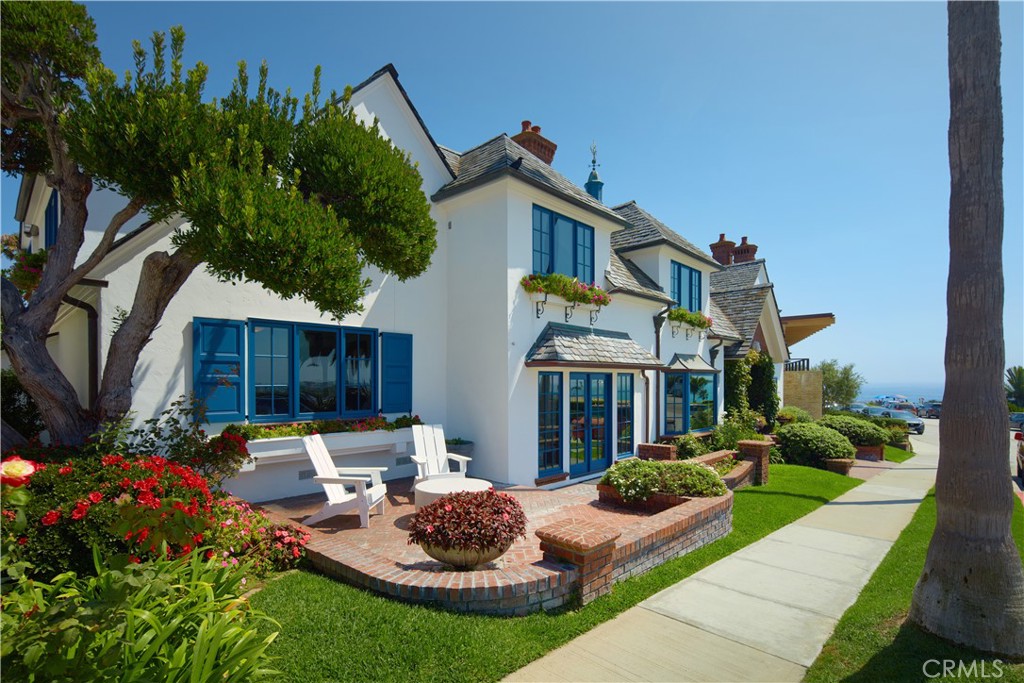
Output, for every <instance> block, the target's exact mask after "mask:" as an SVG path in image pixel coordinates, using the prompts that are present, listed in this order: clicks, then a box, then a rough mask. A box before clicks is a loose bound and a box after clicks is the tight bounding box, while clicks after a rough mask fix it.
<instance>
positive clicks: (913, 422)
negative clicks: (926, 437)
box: [882, 410, 924, 435]
mask: <svg viewBox="0 0 1024 683" xmlns="http://www.w3.org/2000/svg"><path fill="white" fill-rule="evenodd" d="M882 417H893V418H896V419H897V420H903V421H904V422H906V423H907V427H908V428H909V429H910V431H912V432H914V433H915V434H918V435H920V434H924V420H922V419H921V418H919V417H918V416H917V415H914V414H913V413H911V412H909V411H906V410H883V411H882Z"/></svg>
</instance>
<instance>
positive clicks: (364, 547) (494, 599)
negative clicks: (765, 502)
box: [261, 478, 732, 615]
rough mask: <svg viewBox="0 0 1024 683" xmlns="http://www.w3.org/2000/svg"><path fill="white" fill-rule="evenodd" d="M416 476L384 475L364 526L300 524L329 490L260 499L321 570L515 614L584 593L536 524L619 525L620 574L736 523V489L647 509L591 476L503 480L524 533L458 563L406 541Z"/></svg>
mask: <svg viewBox="0 0 1024 683" xmlns="http://www.w3.org/2000/svg"><path fill="white" fill-rule="evenodd" d="M412 483H413V482H412V479H411V478H409V479H398V480H394V481H390V482H387V487H388V494H387V497H386V499H385V503H384V513H383V514H382V515H376V514H372V515H371V516H370V526H369V528H367V529H360V528H359V517H358V515H357V514H356V513H354V512H352V513H346V514H342V515H338V516H337V517H334V518H332V519H328V520H326V521H324V522H322V523H320V524H317V525H316V527H313V528H310V527H305V526H303V525H302V524H301V521H302V520H303V519H304V518H305V517H307V516H308V515H310V514H312V513H313V512H316V511H317V510H318V509H319V508H320V506H321V505H322V504H323V501H324V500H325V499H324V497H323V495H312V496H301V497H296V498H286V499H281V500H276V501H270V502H267V503H262V504H261V507H262V508H264V509H265V510H266V511H267V512H268V513H270V514H271V516H273V517H277V518H278V519H279V520H282V521H283V520H287V521H288V522H290V523H293V524H297V525H299V526H302V528H304V529H307V530H308V531H309V532H310V534H311V535H312V538H311V539H310V542H309V545H307V551H308V553H309V557H310V560H311V562H312V564H313V566H314V567H315V568H316V569H317V570H318V571H320V572H322V573H324V574H327V575H329V576H333V577H335V578H339V579H342V580H345V581H347V582H349V583H353V584H355V585H358V586H363V587H365V588H370V589H372V590H375V591H378V592H381V593H384V594H387V595H390V596H393V597H396V598H398V599H402V600H408V601H414V602H428V603H434V604H438V605H439V606H443V607H446V608H449V609H454V610H458V611H472V612H489V613H499V614H515V615H521V614H526V613H529V612H531V611H536V610H538V609H545V610H549V609H553V608H556V607H559V606H561V605H563V604H565V603H566V602H568V601H570V600H571V599H572V597H573V595H574V594H579V593H581V592H582V593H583V594H584V595H585V596H586V595H588V593H587V592H586V591H581V587H580V586H579V582H580V571H579V567H577V566H575V565H573V564H570V563H567V562H560V561H556V560H555V558H553V557H552V556H551V555H548V556H547V557H545V555H544V553H543V552H542V550H541V547H540V543H539V542H538V537H537V535H536V531H537V530H538V529H541V528H543V527H547V526H549V525H553V524H554V525H558V526H570V525H574V524H585V525H587V526H588V528H596V529H598V530H602V529H603V530H605V531H607V530H614V531H615V532H616V533H618V534H619V538H618V539H617V543H616V545H615V552H614V555H613V556H612V557H613V560H614V568H615V570H616V571H615V578H616V579H618V578H626V577H627V576H630V575H634V574H636V573H639V571H637V569H638V568H640V567H643V569H642V571H646V570H647V569H650V568H651V567H653V566H656V565H657V564H660V563H661V562H664V561H666V560H668V559H671V557H674V556H677V555H681V554H684V553H685V552H689V551H690V550H693V549H695V548H696V547H699V546H700V545H704V544H706V543H709V542H711V541H713V540H715V539H717V538H719V537H721V536H722V535H725V534H726V533H728V531H729V530H730V529H731V522H732V494H731V493H729V494H727V495H726V496H722V497H720V498H707V499H694V500H692V501H690V502H688V503H686V504H684V505H681V506H678V507H676V508H673V509H671V510H666V511H664V512H661V513H658V514H654V515H651V514H647V513H643V512H637V511H632V510H623V509H620V508H615V507H612V506H610V505H607V504H604V503H601V502H599V501H598V500H597V489H596V487H595V486H594V485H593V484H576V485H573V486H568V487H565V488H562V489H558V490H555V491H545V490H541V489H533V488H526V487H507V488H503V490H504V491H506V492H507V493H510V494H512V495H513V496H515V498H516V499H517V500H518V501H519V502H520V503H521V504H522V506H523V510H524V511H525V512H526V517H527V520H528V523H527V530H526V534H527V536H526V539H525V540H519V541H517V542H516V543H515V544H514V545H513V546H512V547H511V548H510V549H509V551H508V552H507V553H505V555H503V556H502V557H500V558H498V559H497V560H495V561H494V562H491V563H489V564H487V565H484V566H483V567H481V568H480V569H477V570H475V571H466V572H459V571H452V570H451V568H446V567H445V566H444V565H442V564H441V563H440V562H437V561H435V560H433V559H431V558H430V557H429V556H427V555H426V553H424V552H423V551H422V550H421V549H420V547H419V546H418V545H409V544H408V543H406V539H407V537H408V531H407V529H408V525H409V522H410V520H411V519H412V516H413V513H414V511H415V508H414V507H413V493H412ZM497 488H502V487H497ZM627 567H628V568H627Z"/></svg>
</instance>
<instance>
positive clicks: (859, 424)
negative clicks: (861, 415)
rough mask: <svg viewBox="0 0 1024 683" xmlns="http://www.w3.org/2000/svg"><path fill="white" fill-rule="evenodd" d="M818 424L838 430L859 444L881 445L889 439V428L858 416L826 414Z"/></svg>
mask: <svg viewBox="0 0 1024 683" xmlns="http://www.w3.org/2000/svg"><path fill="white" fill-rule="evenodd" d="M818 424H820V425H822V426H823V427H828V428H829V429H834V430H836V431H837V432H839V433H840V434H842V435H843V436H845V437H846V438H847V439H849V440H850V443H852V444H855V445H857V446H881V445H883V444H885V443H888V441H889V432H888V431H887V430H885V429H882V428H881V427H879V426H877V425H873V424H871V423H870V422H868V421H867V420H861V419H858V418H856V417H845V416H843V415H826V416H825V417H823V418H821V419H820V420H818Z"/></svg>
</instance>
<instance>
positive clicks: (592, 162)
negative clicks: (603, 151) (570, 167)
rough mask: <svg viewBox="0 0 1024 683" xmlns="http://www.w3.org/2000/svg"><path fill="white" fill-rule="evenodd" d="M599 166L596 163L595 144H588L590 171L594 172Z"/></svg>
mask: <svg viewBox="0 0 1024 683" xmlns="http://www.w3.org/2000/svg"><path fill="white" fill-rule="evenodd" d="M600 165H601V164H599V163H597V142H591V143H590V170H591V171H596V170H597V167H598V166H600Z"/></svg>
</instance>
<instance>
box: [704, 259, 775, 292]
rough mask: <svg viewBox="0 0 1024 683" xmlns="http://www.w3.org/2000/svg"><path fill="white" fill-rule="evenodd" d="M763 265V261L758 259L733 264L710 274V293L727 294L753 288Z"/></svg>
mask: <svg viewBox="0 0 1024 683" xmlns="http://www.w3.org/2000/svg"><path fill="white" fill-rule="evenodd" d="M763 263H764V259H763V258H759V259H757V260H756V261H747V262H746V263H733V264H732V265H728V266H726V267H725V268H723V269H722V270H717V271H715V272H713V273H711V291H712V292H727V291H729V290H730V289H746V288H748V287H753V286H754V283H755V282H756V281H757V274H758V273H759V272H761V265H762V264H763Z"/></svg>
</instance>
